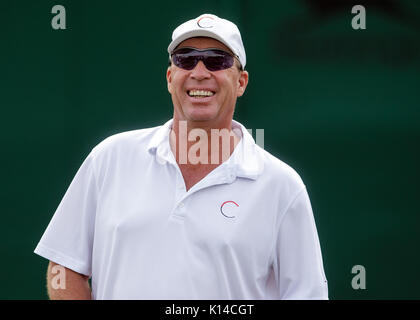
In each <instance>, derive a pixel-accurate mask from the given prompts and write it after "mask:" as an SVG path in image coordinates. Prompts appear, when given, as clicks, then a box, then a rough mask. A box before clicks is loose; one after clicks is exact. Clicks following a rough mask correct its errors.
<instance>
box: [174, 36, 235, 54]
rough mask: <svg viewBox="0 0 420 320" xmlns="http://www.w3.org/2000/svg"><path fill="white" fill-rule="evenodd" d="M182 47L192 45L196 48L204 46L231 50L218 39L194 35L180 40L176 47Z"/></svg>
mask: <svg viewBox="0 0 420 320" xmlns="http://www.w3.org/2000/svg"><path fill="white" fill-rule="evenodd" d="M182 47H193V48H197V49H205V48H217V49H222V50H224V51H228V52H231V50H230V49H229V48H228V47H227V46H226V45H224V44H223V43H221V42H220V41H217V40H216V39H213V38H207V37H195V38H189V39H186V40H184V41H182V42H181V43H180V44H179V45H178V47H177V48H182Z"/></svg>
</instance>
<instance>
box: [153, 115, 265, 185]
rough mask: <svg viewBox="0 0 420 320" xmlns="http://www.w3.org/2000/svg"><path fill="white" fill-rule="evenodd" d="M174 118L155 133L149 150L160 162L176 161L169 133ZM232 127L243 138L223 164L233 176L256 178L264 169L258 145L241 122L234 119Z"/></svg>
mask: <svg viewBox="0 0 420 320" xmlns="http://www.w3.org/2000/svg"><path fill="white" fill-rule="evenodd" d="M172 123H173V119H170V120H169V121H167V122H166V123H165V124H163V125H162V126H160V127H158V129H157V130H156V131H155V133H154V134H153V136H152V138H151V140H150V142H149V144H148V147H147V149H148V151H149V152H150V153H152V154H155V156H156V159H157V161H158V162H159V163H161V164H164V163H165V162H170V163H175V157H174V155H173V153H172V150H171V147H170V144H169V134H170V132H171V128H172ZM232 129H233V130H234V131H235V132H236V133H239V134H240V135H241V140H240V142H239V143H238V145H237V146H236V148H235V150H234V151H233V153H232V155H231V156H230V157H229V159H228V160H227V161H226V162H224V163H223V164H222V166H224V167H225V168H226V171H227V173H228V174H229V175H230V176H231V177H243V178H248V179H252V180H256V179H257V178H258V176H259V175H260V174H261V173H262V171H263V169H264V164H263V161H262V159H261V155H260V153H259V152H258V151H259V150H258V148H259V147H258V146H257V144H256V143H255V141H254V138H253V137H252V135H251V134H250V133H249V132H248V130H247V129H246V128H245V127H244V126H243V125H242V124H241V123H239V122H237V121H235V120H232ZM238 129H239V130H238Z"/></svg>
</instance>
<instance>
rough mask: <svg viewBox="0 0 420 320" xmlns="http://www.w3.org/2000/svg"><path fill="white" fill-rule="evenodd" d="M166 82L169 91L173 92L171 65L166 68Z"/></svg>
mask: <svg viewBox="0 0 420 320" xmlns="http://www.w3.org/2000/svg"><path fill="white" fill-rule="evenodd" d="M166 82H167V85H168V91H169V93H172V91H171V90H172V68H171V67H170V66H169V67H168V69H167V70H166Z"/></svg>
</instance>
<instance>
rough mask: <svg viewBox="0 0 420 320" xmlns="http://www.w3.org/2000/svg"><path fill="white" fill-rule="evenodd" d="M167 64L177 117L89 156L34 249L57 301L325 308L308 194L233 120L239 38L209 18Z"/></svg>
mask: <svg viewBox="0 0 420 320" xmlns="http://www.w3.org/2000/svg"><path fill="white" fill-rule="evenodd" d="M168 53H169V62H170V65H169V67H168V70H167V73H166V78H167V84H168V91H169V93H170V95H171V97H172V102H173V107H174V113H173V119H171V120H169V121H168V122H166V123H165V124H164V125H162V126H159V127H155V128H148V129H141V130H134V131H130V132H123V133H120V134H117V135H114V136H111V137H109V138H107V139H105V140H104V141H102V142H101V143H100V144H98V145H97V146H96V147H95V148H93V150H92V151H91V153H90V154H89V155H88V157H87V158H86V160H85V161H84V162H83V164H82V166H81V167H80V169H79V170H78V172H77V174H76V176H75V177H74V179H73V181H72V183H71V185H70V187H69V188H68V190H67V192H66V194H65V195H64V197H63V199H62V201H61V203H60V205H59V206H58V208H57V210H56V212H55V214H54V216H53V218H52V220H51V222H50V224H49V226H48V228H47V230H46V231H45V233H44V235H43V236H42V238H41V240H40V242H39V244H38V246H37V247H36V249H35V252H36V253H37V254H39V255H41V256H43V257H45V258H47V259H49V260H50V265H49V268H48V271H47V281H48V291H49V295H50V298H51V299H90V298H93V299H327V298H328V289H327V281H326V278H325V274H324V269H323V262H322V256H321V249H320V245H319V240H318V235H317V230H316V226H315V221H314V217H313V214H312V209H311V205H310V201H309V197H308V193H307V191H306V187H305V185H304V183H303V182H302V180H301V178H300V176H299V175H298V174H297V173H296V172H295V171H294V170H293V169H292V168H291V167H289V166H288V165H286V164H285V163H284V162H282V161H281V160H279V159H277V158H275V157H274V156H272V155H270V154H269V153H267V152H266V151H264V150H263V149H261V148H260V147H259V146H257V145H256V144H255V142H254V140H253V138H252V136H251V135H250V134H249V133H248V131H247V130H246V129H245V127H244V126H243V125H242V124H240V123H238V122H236V121H234V120H233V115H234V110H235V105H236V100H237V98H238V97H241V96H242V95H243V94H244V92H245V89H246V87H247V84H248V72H247V71H245V69H244V68H245V65H246V55H245V50H244V47H243V43H242V39H241V35H240V32H239V30H238V28H237V27H236V25H235V24H233V23H232V22H230V21H227V20H225V19H221V18H219V17H217V16H215V15H210V14H205V15H202V16H200V17H198V18H196V19H192V20H189V21H187V22H185V23H183V24H181V25H180V26H179V27H178V28H176V29H175V30H174V32H173V35H172V42H171V43H170V45H169V47H168ZM220 143H222V147H220ZM57 265H58V266H57ZM57 267H58V268H61V269H62V270H63V272H64V273H65V277H64V278H63V274H60V275H57V274H56V273H54V272H53V270H57ZM59 270H60V269H59ZM58 276H60V277H61V279H64V280H62V281H61V283H60V285H57V279H55V278H56V277H58ZM89 278H91V281H92V288H90V286H89V283H88V279H89Z"/></svg>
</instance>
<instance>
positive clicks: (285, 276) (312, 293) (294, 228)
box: [274, 188, 328, 300]
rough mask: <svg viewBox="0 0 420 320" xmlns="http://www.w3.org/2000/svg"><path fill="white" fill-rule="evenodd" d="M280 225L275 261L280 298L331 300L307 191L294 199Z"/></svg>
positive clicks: (275, 273)
mask: <svg viewBox="0 0 420 320" xmlns="http://www.w3.org/2000/svg"><path fill="white" fill-rule="evenodd" d="M279 223H280V225H279V227H278V234H277V243H276V250H275V259H274V275H275V280H276V283H277V287H278V289H279V298H280V299H289V300H312V299H313V300H326V299H328V284H327V279H326V277H325V273H324V267H323V261H322V255H321V248H320V244H319V239H318V233H317V230H316V226H315V219H314V216H313V213H312V207H311V203H310V200H309V196H308V193H307V190H306V188H303V189H302V190H301V191H300V192H299V193H298V195H297V196H296V197H295V198H294V200H293V201H292V202H291V204H290V205H289V207H288V209H287V211H286V212H285V213H284V215H283V217H281V220H280V221H279Z"/></svg>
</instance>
